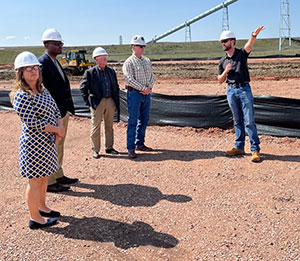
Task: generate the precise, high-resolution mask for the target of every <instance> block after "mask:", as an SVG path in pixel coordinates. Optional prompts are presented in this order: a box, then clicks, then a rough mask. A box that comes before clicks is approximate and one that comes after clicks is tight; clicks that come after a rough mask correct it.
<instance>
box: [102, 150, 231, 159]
mask: <svg viewBox="0 0 300 261" xmlns="http://www.w3.org/2000/svg"><path fill="white" fill-rule="evenodd" d="M153 152H157V153H149V152H142V151H139V152H138V157H137V158H135V159H128V160H134V161H165V160H178V161H193V160H196V159H213V158H216V157H225V153H224V151H199V150H166V149H154V150H153ZM127 155H128V154H127V153H122V152H121V153H120V154H119V155H116V156H115V155H113V156H112V155H103V157H105V158H120V159H121V158H122V159H124V157H126V158H128V156H127Z"/></svg>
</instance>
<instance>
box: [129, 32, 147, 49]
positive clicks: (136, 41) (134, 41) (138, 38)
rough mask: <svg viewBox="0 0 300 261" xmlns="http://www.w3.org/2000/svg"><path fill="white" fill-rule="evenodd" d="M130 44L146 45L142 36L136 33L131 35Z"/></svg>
mask: <svg viewBox="0 0 300 261" xmlns="http://www.w3.org/2000/svg"><path fill="white" fill-rule="evenodd" d="M130 44H133V45H143V46H146V42H145V39H144V37H143V36H141V35H138V34H137V35H135V36H133V37H132V39H131V41H130Z"/></svg>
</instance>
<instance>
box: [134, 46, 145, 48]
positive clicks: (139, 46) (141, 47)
mask: <svg viewBox="0 0 300 261" xmlns="http://www.w3.org/2000/svg"><path fill="white" fill-rule="evenodd" d="M135 46H137V47H140V48H145V47H146V46H145V45H135Z"/></svg>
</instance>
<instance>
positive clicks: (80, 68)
mask: <svg viewBox="0 0 300 261" xmlns="http://www.w3.org/2000/svg"><path fill="white" fill-rule="evenodd" d="M85 54H86V50H69V51H68V52H67V53H66V55H65V56H64V57H63V58H62V59H60V60H59V63H60V64H61V66H62V68H63V69H64V71H65V73H66V74H68V75H82V74H83V73H84V71H85V70H86V69H88V68H90V67H92V66H94V65H95V63H94V62H90V61H89V60H87V59H86V58H85Z"/></svg>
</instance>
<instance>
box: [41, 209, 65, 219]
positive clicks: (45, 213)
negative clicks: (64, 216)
mask: <svg viewBox="0 0 300 261" xmlns="http://www.w3.org/2000/svg"><path fill="white" fill-rule="evenodd" d="M39 212H40V214H41V216H42V217H51V218H55V217H60V213H59V212H58V211H55V210H51V211H50V212H49V213H47V212H44V211H42V210H39Z"/></svg>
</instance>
